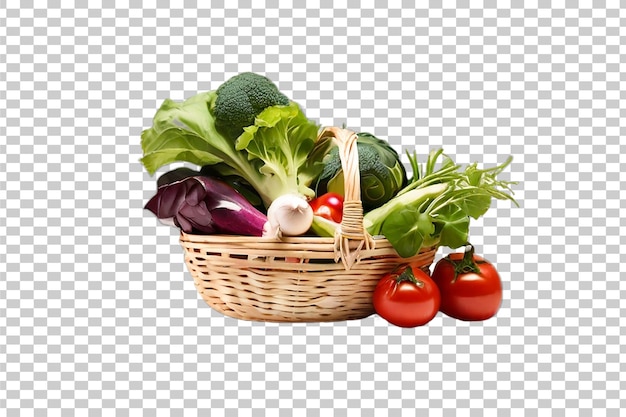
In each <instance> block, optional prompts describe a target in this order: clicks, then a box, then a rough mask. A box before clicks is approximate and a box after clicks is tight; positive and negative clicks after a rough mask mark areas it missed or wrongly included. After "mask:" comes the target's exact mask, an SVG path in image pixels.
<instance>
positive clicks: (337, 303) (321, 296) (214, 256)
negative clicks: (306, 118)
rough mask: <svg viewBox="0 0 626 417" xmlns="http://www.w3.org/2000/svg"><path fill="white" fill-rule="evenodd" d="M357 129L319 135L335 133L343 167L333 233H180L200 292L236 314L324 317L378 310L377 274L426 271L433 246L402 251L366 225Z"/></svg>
mask: <svg viewBox="0 0 626 417" xmlns="http://www.w3.org/2000/svg"><path fill="white" fill-rule="evenodd" d="M356 138H357V136H356V134H355V133H354V132H351V131H349V130H346V129H339V128H335V127H331V128H326V129H324V130H323V131H322V132H321V134H320V137H319V138H318V140H334V141H335V142H336V143H337V145H338V147H339V156H340V158H341V162H342V169H343V172H344V179H345V180H344V187H345V189H344V198H345V201H344V212H343V220H342V223H341V225H340V227H339V228H338V230H337V232H336V234H335V237H334V238H326V237H308V236H299V237H282V238H280V239H277V238H270V237H263V238H261V237H252V236H232V235H192V234H187V233H184V232H183V233H181V236H180V244H181V246H182V247H183V249H184V252H185V263H186V265H187V268H188V270H189V272H190V273H191V275H192V276H193V279H194V282H195V285H196V288H197V290H198V292H199V293H200V295H201V297H202V298H203V300H204V301H205V302H206V303H207V304H208V305H209V306H210V307H211V308H213V309H214V310H216V311H218V312H220V313H222V314H224V315H226V316H229V317H234V318H237V319H242V320H252V321H268V322H325V321H343V320H354V319H362V318H365V317H368V316H370V315H371V314H373V313H374V307H373V305H372V295H373V292H374V289H375V287H376V284H377V283H378V281H379V280H380V278H381V277H382V276H383V275H384V274H386V273H388V272H391V271H392V270H393V269H395V268H396V267H398V266H399V265H402V264H406V263H411V264H412V265H413V266H416V267H419V268H421V269H423V270H424V271H425V272H428V268H429V267H430V265H431V264H432V262H433V260H434V257H435V253H436V251H437V248H436V247H433V248H423V249H422V250H421V251H420V252H419V253H417V254H416V255H415V256H413V257H411V258H401V257H400V256H399V255H398V254H397V253H396V251H395V250H394V249H393V247H392V246H391V244H390V243H389V241H388V240H387V239H384V238H373V237H372V236H370V235H369V234H368V233H367V231H366V230H365V228H364V226H363V209H362V204H361V200H360V197H361V189H360V178H359V163H358V151H357V147H356Z"/></svg>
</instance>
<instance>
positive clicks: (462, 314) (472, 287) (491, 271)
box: [432, 245, 502, 321]
mask: <svg viewBox="0 0 626 417" xmlns="http://www.w3.org/2000/svg"><path fill="white" fill-rule="evenodd" d="M468 248H469V249H467V250H466V252H465V253H451V254H449V255H448V256H446V257H445V258H443V259H440V260H439V262H437V264H436V265H435V269H434V270H433V275H432V278H433V281H435V283H436V284H437V287H439V291H440V292H441V306H440V310H441V311H442V312H443V313H445V314H447V315H448V316H450V317H454V318H456V319H459V320H466V321H480V320H487V319H488V318H491V317H493V316H494V315H495V314H496V313H497V312H498V310H499V309H500V304H501V303H502V282H501V281H500V275H498V271H496V268H495V267H494V266H493V265H492V264H491V263H489V261H486V260H485V259H483V258H481V257H480V256H477V255H474V247H473V246H472V245H468Z"/></svg>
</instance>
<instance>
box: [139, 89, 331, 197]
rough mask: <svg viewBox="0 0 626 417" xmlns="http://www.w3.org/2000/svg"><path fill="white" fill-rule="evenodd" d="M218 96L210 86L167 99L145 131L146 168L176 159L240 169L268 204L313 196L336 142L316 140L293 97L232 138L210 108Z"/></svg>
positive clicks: (234, 172) (312, 126) (224, 171)
mask: <svg viewBox="0 0 626 417" xmlns="http://www.w3.org/2000/svg"><path fill="white" fill-rule="evenodd" d="M216 99H217V92H216V91H209V92H205V93H200V94H198V95H196V96H193V97H191V98H189V99H187V100H185V101H183V102H175V101H173V100H170V99H167V100H165V101H164V102H163V104H162V106H161V108H160V109H159V110H158V111H157V113H156V115H155V116H154V120H153V125H152V127H151V128H150V129H147V130H145V131H143V132H142V135H141V145H142V149H143V153H144V156H143V158H142V159H141V161H142V163H143V164H144V166H145V167H146V169H147V171H148V172H149V173H150V174H154V173H155V172H156V171H157V170H158V169H159V168H160V167H161V166H164V165H166V164H169V163H172V162H176V161H186V162H190V163H192V164H196V165H199V166H206V165H215V166H216V167H219V168H218V169H216V171H218V172H220V173H221V175H224V176H226V175H237V176H238V177H241V178H242V179H243V180H245V182H247V183H248V184H250V186H252V187H253V188H254V189H255V190H256V192H257V193H258V194H259V196H260V197H261V199H262V201H263V204H264V206H265V207H266V208H267V207H269V205H270V204H271V203H272V201H273V200H275V199H276V198H278V197H279V196H281V195H283V194H290V193H292V194H293V193H295V194H301V195H305V196H309V197H311V196H313V194H314V193H313V190H311V189H310V188H309V185H310V184H311V182H312V181H313V178H315V177H316V176H317V175H319V173H320V172H321V170H322V169H323V165H322V163H321V162H322V159H323V157H324V155H325V154H326V153H327V152H328V150H329V149H330V148H331V145H332V144H331V141H330V140H329V139H324V140H320V141H318V140H317V133H318V129H319V127H318V125H317V124H316V123H314V122H313V121H311V120H309V119H307V118H306V116H305V115H304V113H303V112H302V110H301V109H300V107H299V106H298V105H297V104H296V103H294V102H290V103H289V104H288V105H276V106H270V107H267V108H265V109H264V110H263V111H261V112H260V113H259V114H258V115H257V116H256V117H255V118H254V119H253V124H252V125H250V126H246V127H245V128H244V132H243V133H242V134H241V135H240V137H239V138H238V139H237V140H236V141H233V140H232V139H231V138H230V137H226V136H224V135H223V134H222V133H220V132H219V131H218V130H217V128H216V124H215V123H216V119H215V116H214V115H213V114H212V112H211V110H210V109H211V108H212V107H214V101H215V100H216Z"/></svg>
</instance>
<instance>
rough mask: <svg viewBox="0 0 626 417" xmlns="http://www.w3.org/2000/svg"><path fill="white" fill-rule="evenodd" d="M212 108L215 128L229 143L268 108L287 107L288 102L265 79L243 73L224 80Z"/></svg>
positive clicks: (269, 81) (273, 85) (270, 82)
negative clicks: (229, 140) (228, 139)
mask: <svg viewBox="0 0 626 417" xmlns="http://www.w3.org/2000/svg"><path fill="white" fill-rule="evenodd" d="M216 93H217V97H216V99H215V101H214V103H213V105H212V111H213V116H214V117H215V127H216V128H217V129H218V131H219V132H220V133H222V134H223V135H224V136H226V137H228V138H231V139H233V140H235V139H237V138H238V137H239V135H241V134H242V133H243V128H244V127H247V126H251V125H253V124H254V118H255V117H256V116H258V115H259V114H260V113H261V112H262V111H263V110H265V109H266V108H268V107H271V106H276V105H282V106H286V105H288V104H289V101H290V100H289V98H288V97H287V96H285V95H284V94H283V93H281V92H280V91H279V90H278V87H276V85H275V84H274V83H273V82H272V81H271V80H270V79H269V78H267V77H264V76H262V75H259V74H255V73H253V72H243V73H241V74H238V75H235V76H234V77H232V78H230V79H228V80H226V81H225V82H224V83H223V84H222V85H220V86H219V87H218V89H217V91H216Z"/></svg>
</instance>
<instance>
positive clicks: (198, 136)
mask: <svg viewBox="0 0 626 417" xmlns="http://www.w3.org/2000/svg"><path fill="white" fill-rule="evenodd" d="M320 132H321V126H320V125H319V124H317V123H316V122H314V121H312V120H310V119H309V118H307V117H306V115H305V114H304V112H303V110H302V108H301V107H300V106H299V105H298V104H297V103H296V102H294V101H292V100H291V99H290V98H289V97H287V96H286V95H285V94H283V93H282V92H281V91H280V90H279V89H278V88H277V86H276V85H275V84H274V83H273V82H272V81H271V80H270V79H268V78H267V77H264V76H262V75H259V74H255V73H251V72H246V73H241V74H238V75H236V76H233V77H232V78H230V79H228V80H226V81H225V82H224V83H222V84H221V85H220V86H219V87H218V88H217V90H212V91H207V92H202V93H199V94H197V95H195V96H193V97H190V98H188V99H186V100H184V101H181V102H176V101H173V100H170V99H166V100H165V101H164V102H163V103H162V105H161V107H160V108H159V109H158V111H157V112H156V114H155V116H154V119H153V124H152V126H151V127H150V128H149V129H146V130H144V131H143V132H142V135H141V145H142V150H143V157H142V159H141V162H142V163H143V165H144V167H145V168H146V170H147V171H148V173H150V174H151V175H154V174H155V173H156V172H157V171H158V170H159V169H160V168H162V167H164V166H166V165H169V164H172V163H189V164H192V165H195V166H196V167H197V169H192V168H188V167H179V168H176V169H173V170H170V171H168V172H166V173H164V174H162V175H161V176H159V178H158V180H157V191H156V194H155V195H154V197H152V198H151V199H150V201H149V202H148V203H147V204H146V209H148V210H149V211H151V212H152V213H154V214H155V215H156V217H157V218H158V219H160V220H161V221H162V222H163V223H166V224H169V225H172V226H174V227H177V228H179V229H180V230H182V231H183V232H186V233H195V234H212V233H216V234H234V235H247V236H259V237H265V238H269V239H281V238H282V237H283V236H301V235H314V236H334V234H335V231H336V230H337V228H338V227H340V224H341V220H342V214H343V203H344V202H343V184H344V181H345V180H344V177H343V172H342V166H341V162H340V160H339V154H338V149H337V146H336V145H335V144H334V143H333V142H332V140H331V139H330V138H329V137H327V136H325V135H320ZM357 137H358V139H357V149H358V154H359V173H360V179H361V201H362V203H363V210H364V227H365V230H366V231H367V232H368V233H369V234H370V235H372V236H374V237H376V236H383V237H385V238H386V239H388V240H389V242H390V243H391V244H392V245H393V247H394V249H395V250H396V251H397V252H398V254H399V255H400V256H401V257H404V258H409V257H411V256H413V255H415V254H416V253H418V252H419V251H420V250H421V249H422V248H426V247H435V246H447V247H450V248H459V247H461V246H464V245H467V241H468V232H469V224H470V219H472V218H473V219H478V218H479V217H481V216H482V215H484V214H485V213H486V212H487V210H488V209H489V207H490V205H491V202H492V200H493V199H494V198H495V199H503V200H507V199H508V200H511V201H513V202H515V200H514V199H513V197H512V191H511V188H510V186H511V184H512V183H511V182H508V181H504V180H501V179H499V178H498V176H499V175H500V174H501V173H502V172H503V170H504V169H505V168H506V167H507V166H508V164H509V163H510V162H511V158H509V159H508V160H507V161H505V162H504V163H503V164H501V165H499V166H496V167H493V168H487V169H481V168H479V167H478V166H477V165H476V164H472V165H469V166H467V167H465V168H462V167H461V166H460V165H458V164H456V163H455V162H454V161H453V160H452V159H451V158H450V157H449V156H448V155H446V154H444V153H443V150H441V149H439V150H433V151H432V152H431V153H430V154H429V155H428V156H427V159H426V161H425V163H423V164H421V163H419V162H418V161H419V156H418V155H417V154H416V153H415V152H414V153H412V154H411V153H408V152H407V156H408V158H409V161H410V168H411V177H410V178H409V177H408V174H407V170H406V168H405V166H404V164H403V163H402V162H401V160H400V155H398V153H397V152H396V151H395V150H394V149H393V148H392V147H391V146H390V145H389V144H388V143H387V142H386V141H384V140H382V139H379V138H377V137H375V136H374V135H372V134H369V133H367V132H357ZM409 275H410V276H409ZM399 276H402V278H401V279H399V280H398V278H397V277H399ZM427 278H428V277H427ZM394 279H395V281H394V282H396V284H402V285H404V284H410V285H419V283H420V282H421V283H422V287H428V285H425V284H424V281H420V280H419V279H416V278H415V274H409V273H408V272H406V273H399V274H397V276H395V278H394ZM429 279H430V278H429ZM416 283H418V284H416ZM391 287H393V285H391ZM435 289H436V287H435ZM440 301H441V300H440ZM441 302H442V301H441ZM435 304H436V305H437V309H438V308H439V304H440V302H436V303H435V302H433V303H432V305H431V308H434V305H435ZM404 324H406V323H404Z"/></svg>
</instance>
